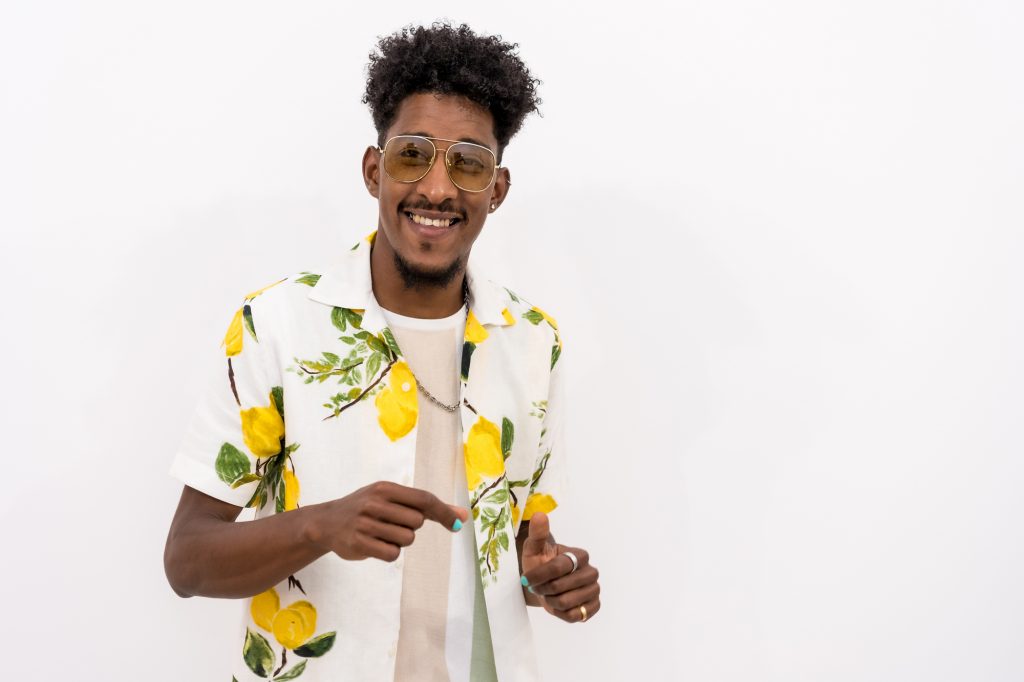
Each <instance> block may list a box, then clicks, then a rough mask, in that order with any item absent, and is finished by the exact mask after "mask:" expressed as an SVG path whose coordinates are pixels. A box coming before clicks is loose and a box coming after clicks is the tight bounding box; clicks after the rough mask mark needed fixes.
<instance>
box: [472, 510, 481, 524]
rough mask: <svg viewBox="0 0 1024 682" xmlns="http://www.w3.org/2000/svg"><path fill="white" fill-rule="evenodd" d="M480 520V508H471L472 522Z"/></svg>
mask: <svg viewBox="0 0 1024 682" xmlns="http://www.w3.org/2000/svg"><path fill="white" fill-rule="evenodd" d="M478 518H480V507H473V520H474V521H476V520H477V519H478Z"/></svg>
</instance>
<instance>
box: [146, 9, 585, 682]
mask: <svg viewBox="0 0 1024 682" xmlns="http://www.w3.org/2000/svg"><path fill="white" fill-rule="evenodd" d="M514 47H515V46H514V45H509V44H507V43H503V42H501V40H500V39H499V38H497V37H486V36H477V35H475V34H474V33H473V32H472V31H470V30H469V28H467V27H465V26H461V27H457V28H456V27H451V26H448V25H434V26H433V27H431V28H416V29H407V30H404V31H402V32H399V33H397V34H395V35H393V36H390V37H387V38H385V39H383V40H382V41H381V42H380V45H379V52H378V53H376V54H374V55H372V56H371V63H370V69H369V80H368V83H367V89H366V96H365V98H364V99H365V101H366V102H367V103H368V104H369V106H370V108H371V110H372V112H373V117H374V122H375V124H376V127H377V132H378V136H379V137H378V140H377V146H375V147H370V148H368V149H367V150H366V153H365V154H364V156H363V180H364V181H365V183H366V187H367V189H368V191H369V192H370V194H371V195H372V196H373V197H375V198H376V199H377V200H378V203H379V222H378V229H377V231H376V232H375V233H374V234H372V235H370V236H369V237H368V238H367V239H366V240H363V241H361V242H359V243H358V244H357V245H356V246H355V247H353V249H352V250H351V251H350V252H348V253H347V254H346V255H345V256H344V257H343V259H342V260H341V262H340V263H339V264H338V266H337V267H335V268H332V269H330V270H328V271H326V272H322V273H302V274H300V275H296V276H294V277H289V278H286V279H284V280H281V281H280V282H277V283H276V284H272V285H271V286H269V287H265V288H264V289H260V290H259V291H255V292H253V293H251V294H249V295H248V296H246V297H245V299H244V301H243V304H242V307H241V308H240V309H239V311H238V312H237V313H236V314H235V316H234V319H233V320H232V322H231V325H230V327H229V329H228V333H227V336H226V337H225V339H224V344H223V345H224V350H225V353H226V355H227V358H226V372H225V374H224V376H223V381H222V382H221V385H220V386H218V387H217V389H216V390H214V391H213V392H211V394H210V395H208V396H207V399H206V401H205V402H204V403H203V405H202V406H201V407H200V409H199V411H198V412H197V415H196V417H195V420H194V422H193V424H192V427H191V428H190V430H189V433H188V435H187V438H186V439H185V443H184V445H183V447H182V449H181V451H180V452H179V453H178V456H177V457H176V459H175V461H174V464H173V467H172V473H173V474H174V475H175V476H176V477H178V478H179V479H181V480H182V481H183V482H184V483H185V488H184V490H183V493H182V497H181V501H180V502H179V505H178V510H177V513H176V514H175V517H174V521H173V523H172V525H171V529H170V533H169V536H168V540H167V549H166V555H165V566H166V570H167V577H168V580H169V581H170V583H171V585H172V587H173V588H174V590H175V591H176V592H177V593H178V594H180V595H182V596H191V595H202V596H209V597H229V598H245V599H246V600H247V601H246V609H245V616H244V624H243V627H242V628H240V629H239V634H238V643H237V644H238V652H239V653H238V656H237V660H236V664H235V670H234V676H235V677H236V678H237V679H238V680H239V681H244V680H251V679H275V680H290V679H296V678H299V677H301V678H302V679H303V680H308V681H310V682H312V681H314V680H330V681H331V682H339V681H341V680H358V681H359V682H367V681H371V680H382V681H383V680H388V681H390V680H451V681H452V682H455V681H457V680H474V681H475V680H489V679H490V680H493V679H500V680H533V679H536V678H537V677H538V673H537V665H536V662H535V659H534V653H533V645H532V639H531V635H530V628H529V620H528V618H527V615H526V608H525V606H526V605H527V604H529V605H533V606H542V607H543V608H544V609H545V610H547V611H548V612H549V613H551V614H553V615H555V616H557V617H558V618H561V619H562V620H565V621H568V622H572V623H576V622H582V621H585V620H587V619H588V618H592V617H593V616H594V614H596V613H597V611H598V610H599V608H600V601H599V591H600V588H599V586H598V582H597V578H598V575H597V570H596V569H595V568H594V567H593V566H592V565H591V564H590V563H589V559H588V554H587V552H586V551H584V550H583V549H579V548H575V547H567V546H563V545H560V544H557V543H556V542H555V541H554V538H553V537H552V535H551V533H550V531H549V525H548V518H547V512H550V511H551V510H553V509H554V508H555V507H556V505H557V503H558V500H559V498H560V496H561V485H562V476H563V470H564V457H565V454H564V452H562V449H561V444H560V430H561V429H560V422H561V419H562V416H563V412H564V405H563V404H562V403H561V397H560V390H559V389H560V385H559V384H560V381H561V379H560V374H561V366H562V364H561V363H560V362H559V358H560V355H561V350H562V342H561V339H560V338H559V335H558V328H557V325H556V324H555V321H554V320H553V319H552V318H551V317H549V316H548V315H547V314H546V313H544V312H543V311H541V310H540V309H539V308H536V307H534V306H531V305H530V304H529V303H527V302H526V301H524V300H523V299H522V298H519V297H518V296H516V295H515V294H513V293H512V292H510V291H509V290H507V289H504V288H502V287H499V286H497V285H495V284H493V283H491V282H488V281H486V280H485V279H482V278H480V277H479V276H478V275H477V274H476V273H475V272H474V270H473V268H472V266H469V255H470V250H471V249H472V246H473V242H474V241H475V240H476V238H477V236H478V235H479V234H480V231H481V229H482V228H483V226H484V222H485V221H486V219H487V216H488V215H489V214H490V213H493V212H494V211H496V210H498V208H499V207H500V206H501V204H502V202H503V201H504V200H505V198H506V197H507V195H508V191H509V187H510V184H511V183H510V175H509V171H508V169H507V168H503V167H501V166H500V163H501V156H502V151H503V150H504V148H505V146H506V144H507V143H508V141H509V139H510V138H511V137H512V136H513V135H514V134H515V133H516V131H518V129H519V128H520V126H521V124H522V120H523V118H524V117H525V116H526V115H527V114H528V113H530V112H531V111H533V110H535V109H536V106H537V103H538V101H539V100H537V98H536V91H535V85H536V82H537V81H536V80H535V79H533V78H531V76H530V74H529V72H528V71H527V69H526V67H525V66H524V64H523V63H522V61H520V59H519V58H518V56H517V55H516V54H515V52H514ZM243 507H253V508H255V509H256V520H254V521H250V522H245V523H235V519H236V518H237V517H238V514H239V513H240V512H241V510H242V508H243Z"/></svg>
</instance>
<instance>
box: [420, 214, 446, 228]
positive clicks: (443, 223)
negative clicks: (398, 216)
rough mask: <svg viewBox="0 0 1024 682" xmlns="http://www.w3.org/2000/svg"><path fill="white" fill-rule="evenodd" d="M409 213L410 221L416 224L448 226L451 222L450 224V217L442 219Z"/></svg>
mask: <svg viewBox="0 0 1024 682" xmlns="http://www.w3.org/2000/svg"><path fill="white" fill-rule="evenodd" d="M409 215H410V216H412V221H413V222H414V223H416V224H417V225H429V226H431V227H450V226H451V224H452V221H451V219H450V218H445V219H444V220H440V219H431V218H424V217H423V216H421V215H417V214H415V213H410V214H409Z"/></svg>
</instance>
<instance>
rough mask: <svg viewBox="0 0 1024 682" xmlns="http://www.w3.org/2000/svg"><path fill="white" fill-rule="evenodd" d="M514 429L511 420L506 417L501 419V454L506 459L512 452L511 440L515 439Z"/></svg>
mask: <svg viewBox="0 0 1024 682" xmlns="http://www.w3.org/2000/svg"><path fill="white" fill-rule="evenodd" d="M515 433H516V429H515V426H513V425H512V420H511V419H509V418H508V417H502V418H501V454H502V455H503V456H504V458H505V459H508V456H509V454H511V452H512V439H513V438H515Z"/></svg>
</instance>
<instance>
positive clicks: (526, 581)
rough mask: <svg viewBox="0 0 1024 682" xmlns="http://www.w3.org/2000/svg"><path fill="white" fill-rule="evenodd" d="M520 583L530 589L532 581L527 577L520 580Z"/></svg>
mask: <svg viewBox="0 0 1024 682" xmlns="http://www.w3.org/2000/svg"><path fill="white" fill-rule="evenodd" d="M519 582H521V583H522V584H523V587H529V586H530V581H529V580H527V579H526V576H525V575H524V576H522V577H520V578H519ZM530 591H531V592H532V591H533V590H530Z"/></svg>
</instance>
